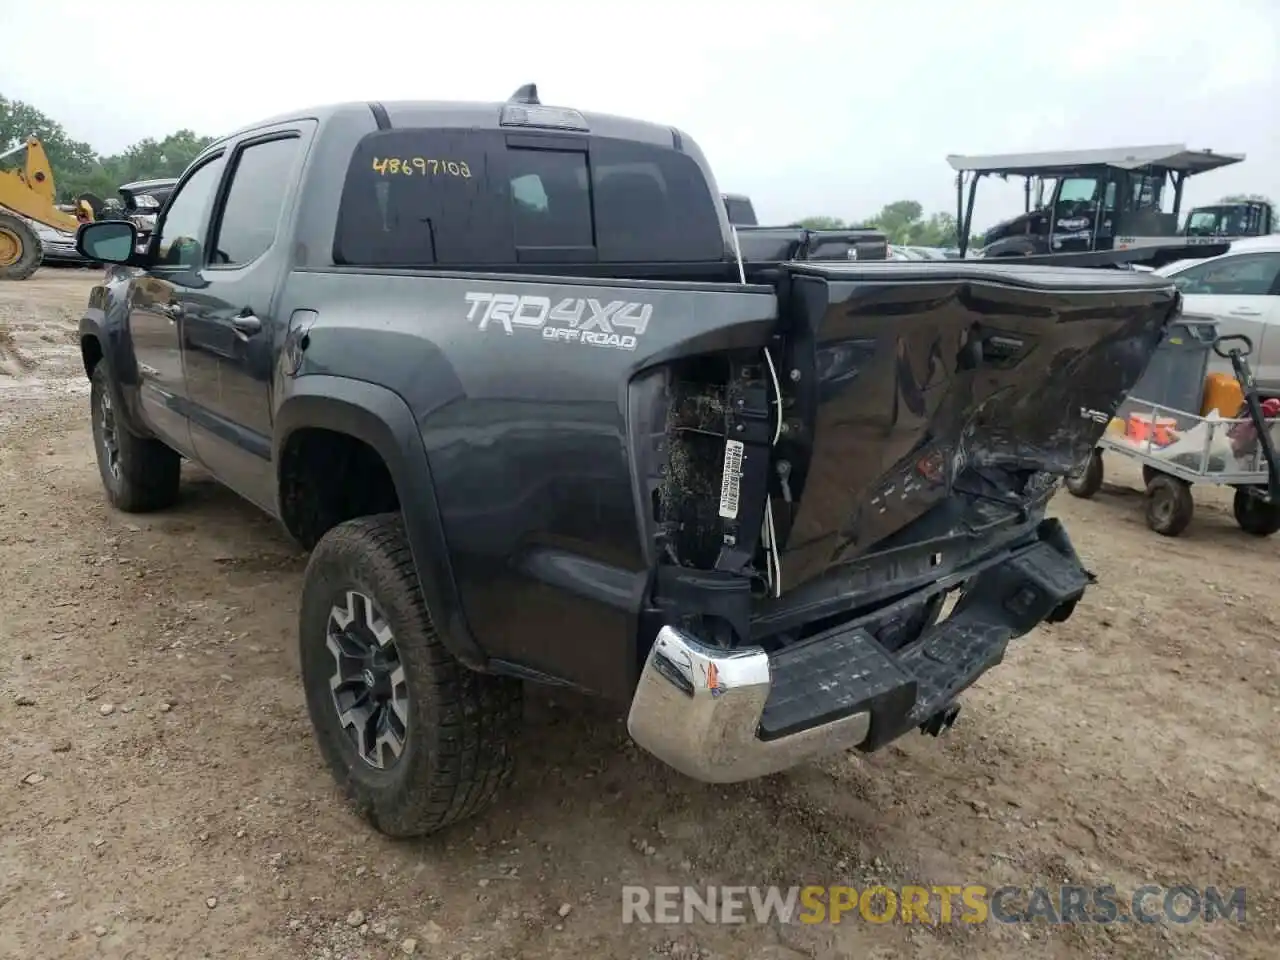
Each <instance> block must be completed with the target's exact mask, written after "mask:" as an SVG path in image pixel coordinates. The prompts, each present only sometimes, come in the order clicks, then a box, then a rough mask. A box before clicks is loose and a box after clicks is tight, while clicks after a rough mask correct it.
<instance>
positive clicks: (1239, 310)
mask: <svg viewBox="0 0 1280 960" xmlns="http://www.w3.org/2000/svg"><path fill="white" fill-rule="evenodd" d="M1230 313H1231V315H1232V316H1233V317H1260V316H1262V311H1261V310H1254V309H1253V308H1252V307H1236V308H1235V309H1234V310H1232V311H1230Z"/></svg>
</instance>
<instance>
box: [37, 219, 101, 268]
mask: <svg viewBox="0 0 1280 960" xmlns="http://www.w3.org/2000/svg"><path fill="white" fill-rule="evenodd" d="M24 219H25V218H24ZM26 222H27V224H28V225H29V226H30V227H31V229H32V230H34V231H35V234H36V236H37V237H39V238H40V249H41V254H42V256H41V261H42V262H43V263H46V264H50V265H57V264H79V265H82V266H88V261H87V260H85V258H84V257H82V256H81V255H80V254H79V253H77V252H76V235H75V234H74V233H64V232H63V231H61V230H56V229H54V228H53V227H50V226H46V225H45V224H43V223H38V222H36V221H35V220H27V221H26Z"/></svg>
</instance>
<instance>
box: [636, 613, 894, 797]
mask: <svg viewBox="0 0 1280 960" xmlns="http://www.w3.org/2000/svg"><path fill="white" fill-rule="evenodd" d="M770 685H771V684H770V670H769V655H768V654H767V653H765V651H764V650H762V649H760V648H759V647H751V648H747V649H744V650H723V649H720V648H717V647H709V646H707V645H705V644H703V643H701V642H699V641H698V640H695V639H694V638H693V637H691V636H689V635H688V634H687V633H685V632H683V631H681V630H678V629H676V628H675V627H663V628H662V629H661V630H660V631H659V632H658V638H657V640H656V641H655V642H654V644H653V649H652V650H650V651H649V657H648V659H647V660H646V661H645V665H644V670H643V671H642V673H641V675H640V683H639V684H638V686H637V687H636V692H635V696H634V697H633V698H632V701H631V711H630V713H629V715H628V717H627V730H628V732H629V733H630V734H631V738H632V739H633V740H635V742H636V743H638V744H639V745H640V746H642V747H644V749H645V750H647V751H649V752H650V753H652V754H653V755H654V756H656V757H657V758H658V759H659V760H662V761H663V762H664V763H667V764H668V765H670V766H671V767H674V768H675V769H676V770H678V771H680V772H681V773H683V774H684V775H686V776H688V777H692V778H693V779H695V780H701V781H703V782H706V783H735V782H738V781H741V780H751V779H754V778H756V777H762V776H766V775H767V774H770V773H777V772H779V771H781V770H786V769H788V768H790V767H794V766H796V765H798V764H800V763H803V762H805V761H806V760H811V759H814V758H816V757H820V756H824V755H827V754H832V753H838V752H841V751H844V750H848V749H851V748H853V747H856V746H858V744H860V743H862V742H863V741H864V740H865V739H866V737H867V734H868V732H869V731H870V727H871V714H870V713H868V712H860V713H855V714H852V715H850V716H846V717H840V718H838V719H836V720H831V721H828V722H826V723H821V724H818V725H816V726H813V727H810V728H808V729H805V730H801V731H798V732H796V733H792V734H789V735H787V736H782V737H778V738H776V739H771V740H762V739H760V736H759V729H760V718H761V716H762V714H763V713H764V708H765V703H766V702H767V701H768V699H769V691H770Z"/></svg>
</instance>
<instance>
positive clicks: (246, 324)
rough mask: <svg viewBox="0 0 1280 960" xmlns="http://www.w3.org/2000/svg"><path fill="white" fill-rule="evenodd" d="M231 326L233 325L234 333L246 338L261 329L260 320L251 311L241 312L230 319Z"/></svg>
mask: <svg viewBox="0 0 1280 960" xmlns="http://www.w3.org/2000/svg"><path fill="white" fill-rule="evenodd" d="M231 326H233V327H235V331H236V333H238V334H240V336H242V337H245V338H248V337H251V336H253V335H254V334H255V333H257V332H258V331H259V330H261V329H262V321H261V320H259V319H258V318H257V317H255V316H254V315H253V314H252V313H242V314H240V316H238V317H233V318H232V319H231Z"/></svg>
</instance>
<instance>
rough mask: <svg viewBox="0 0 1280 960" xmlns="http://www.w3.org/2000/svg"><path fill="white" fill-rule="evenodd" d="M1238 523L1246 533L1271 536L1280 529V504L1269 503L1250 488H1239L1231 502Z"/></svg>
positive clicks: (1256, 535)
mask: <svg viewBox="0 0 1280 960" xmlns="http://www.w3.org/2000/svg"><path fill="white" fill-rule="evenodd" d="M1231 512H1232V513H1233V514H1235V518H1236V523H1238V524H1239V525H1240V529H1241V530H1243V531H1244V532H1245V533H1251V534H1253V535H1254V536H1255V537H1269V536H1271V535H1272V534H1273V533H1276V532H1277V531H1280V505H1277V504H1274V503H1267V501H1265V500H1263V499H1261V498H1260V497H1255V496H1253V495H1252V494H1250V493H1249V491H1248V490H1237V491H1236V495H1235V499H1234V500H1233V501H1232V504H1231Z"/></svg>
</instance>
